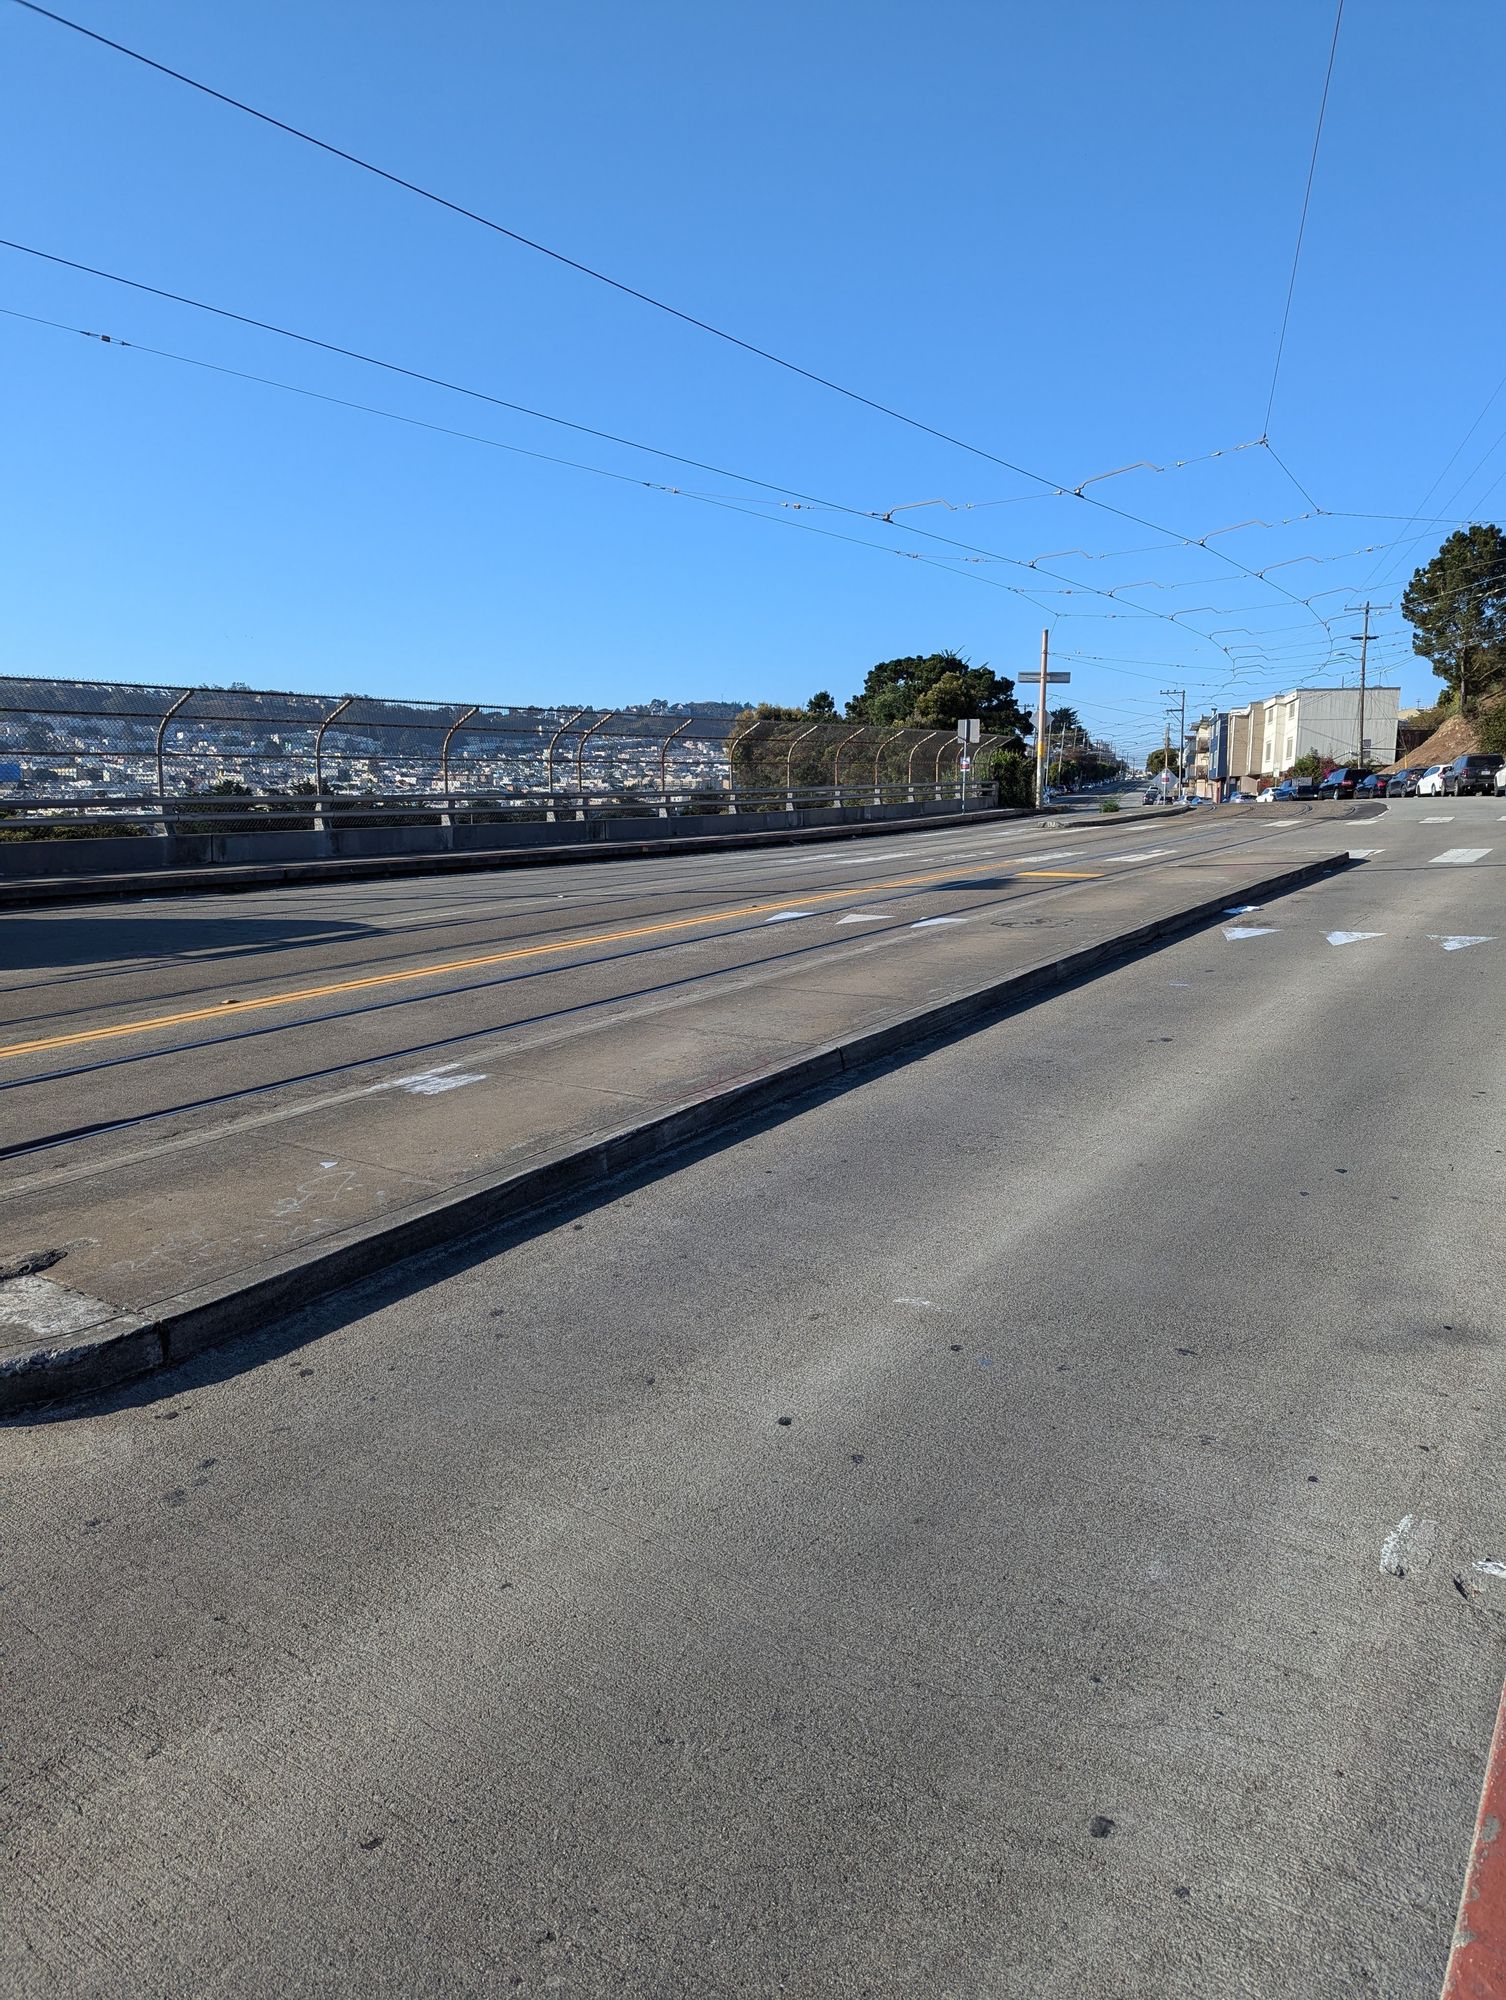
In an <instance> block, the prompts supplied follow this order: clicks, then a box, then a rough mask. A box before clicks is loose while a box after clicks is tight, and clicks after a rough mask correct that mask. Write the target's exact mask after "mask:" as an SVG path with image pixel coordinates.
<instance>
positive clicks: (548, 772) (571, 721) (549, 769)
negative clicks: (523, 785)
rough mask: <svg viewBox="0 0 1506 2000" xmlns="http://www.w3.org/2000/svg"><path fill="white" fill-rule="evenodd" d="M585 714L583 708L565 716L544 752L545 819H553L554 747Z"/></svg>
mask: <svg viewBox="0 0 1506 2000" xmlns="http://www.w3.org/2000/svg"><path fill="white" fill-rule="evenodd" d="M585 712H586V711H585V710H584V709H583V708H578V709H577V710H576V711H575V713H574V715H570V716H567V717H566V718H565V720H564V721H563V722H562V723H561V724H560V726H559V728H558V729H556V730H555V732H554V734H553V735H552V736H551V737H550V739H549V748H548V749H547V750H546V751H545V752H544V782H545V785H546V786H547V788H548V792H549V810H548V813H547V815H546V817H548V818H549V819H553V818H554V746H555V744H556V743H558V742H559V740H560V738H561V737H562V736H563V735H564V733H565V731H566V730H567V729H573V728H574V727H575V725H576V723H577V722H579V721H580V719H581V717H582V716H583V715H584V714H585Z"/></svg>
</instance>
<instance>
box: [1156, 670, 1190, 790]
mask: <svg viewBox="0 0 1506 2000" xmlns="http://www.w3.org/2000/svg"><path fill="white" fill-rule="evenodd" d="M1161 692H1162V694H1164V695H1166V696H1167V697H1168V699H1169V698H1170V697H1171V696H1172V695H1178V696H1180V697H1181V703H1182V718H1181V722H1180V723H1179V725H1178V728H1179V731H1180V733H1179V735H1178V737H1177V797H1178V798H1179V799H1181V798H1185V797H1186V795H1187V783H1186V771H1185V769H1184V767H1185V765H1186V762H1187V690H1186V688H1162V690H1161ZM1166 727H1167V732H1168V734H1169V733H1170V730H1171V717H1170V716H1169V715H1168V716H1167V718H1166ZM1166 747H1167V750H1168V751H1169V750H1170V748H1171V746H1170V744H1169V743H1168V744H1167V746H1166ZM1161 768H1162V773H1163V775H1164V773H1165V768H1166V767H1165V766H1164V765H1163V766H1162V767H1161Z"/></svg>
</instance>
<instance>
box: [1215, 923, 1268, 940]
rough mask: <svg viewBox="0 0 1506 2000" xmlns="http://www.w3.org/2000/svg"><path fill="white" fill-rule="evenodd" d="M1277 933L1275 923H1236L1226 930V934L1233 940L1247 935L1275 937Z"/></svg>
mask: <svg viewBox="0 0 1506 2000" xmlns="http://www.w3.org/2000/svg"><path fill="white" fill-rule="evenodd" d="M1275 935H1276V926H1275V925H1274V924H1235V925H1233V926H1232V927H1231V928H1230V929H1229V930H1226V931H1225V932H1224V936H1225V937H1226V938H1229V939H1231V940H1232V939H1234V938H1247V937H1274V936H1275Z"/></svg>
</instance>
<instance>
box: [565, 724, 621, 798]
mask: <svg viewBox="0 0 1506 2000" xmlns="http://www.w3.org/2000/svg"><path fill="white" fill-rule="evenodd" d="M616 713H617V711H616V709H615V708H609V709H608V710H607V712H606V714H605V715H598V716H597V718H596V720H595V721H594V722H593V723H592V724H591V727H590V728H589V729H583V730H582V731H581V734H580V741H579V743H577V744H576V746H575V789H576V791H577V792H578V793H579V794H580V805H579V807H578V809H577V811H576V814H575V817H576V818H577V819H584V818H585V816H586V745H587V744H588V743H589V742H590V740H591V738H592V737H593V736H594V735H595V734H596V732H597V730H598V729H600V727H601V725H602V724H603V723H604V722H610V721H611V719H612V717H613V716H614V715H615V714H616Z"/></svg>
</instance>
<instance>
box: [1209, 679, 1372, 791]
mask: <svg viewBox="0 0 1506 2000" xmlns="http://www.w3.org/2000/svg"><path fill="white" fill-rule="evenodd" d="M1400 706H1401V689H1400V688H1399V687H1372V688H1367V689H1366V690H1365V712H1364V740H1363V742H1362V741H1361V735H1360V732H1361V719H1360V691H1359V689H1358V688H1352V687H1349V688H1341V687H1331V688H1316V687H1315V688H1291V689H1289V690H1288V691H1287V693H1285V694H1278V695H1272V696H1270V697H1269V698H1267V699H1266V700H1263V701H1252V702H1247V703H1246V704H1245V706H1244V707H1243V708H1236V709H1230V710H1229V711H1228V712H1227V714H1226V716H1225V717H1224V718H1223V721H1224V724H1225V730H1226V740H1227V756H1226V759H1225V771H1224V773H1223V775H1224V777H1225V778H1226V779H1227V780H1228V781H1229V782H1230V783H1231V784H1237V785H1238V786H1239V787H1240V789H1241V790H1243V791H1254V790H1255V789H1256V788H1257V787H1258V786H1259V785H1262V784H1269V783H1270V782H1271V781H1272V780H1273V779H1275V778H1279V777H1281V776H1283V775H1284V774H1285V773H1286V772H1288V771H1289V770H1290V769H1291V768H1292V766H1293V764H1295V763H1296V761H1297V759H1298V758H1299V757H1305V756H1307V755H1308V754H1309V753H1310V752H1313V751H1315V752H1316V753H1317V754H1318V756H1320V757H1330V758H1332V759H1333V761H1334V763H1336V764H1372V765H1378V764H1389V763H1391V762H1392V761H1393V760H1394V759H1395V756H1396V726H1397V715H1398V712H1399V710H1400Z"/></svg>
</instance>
